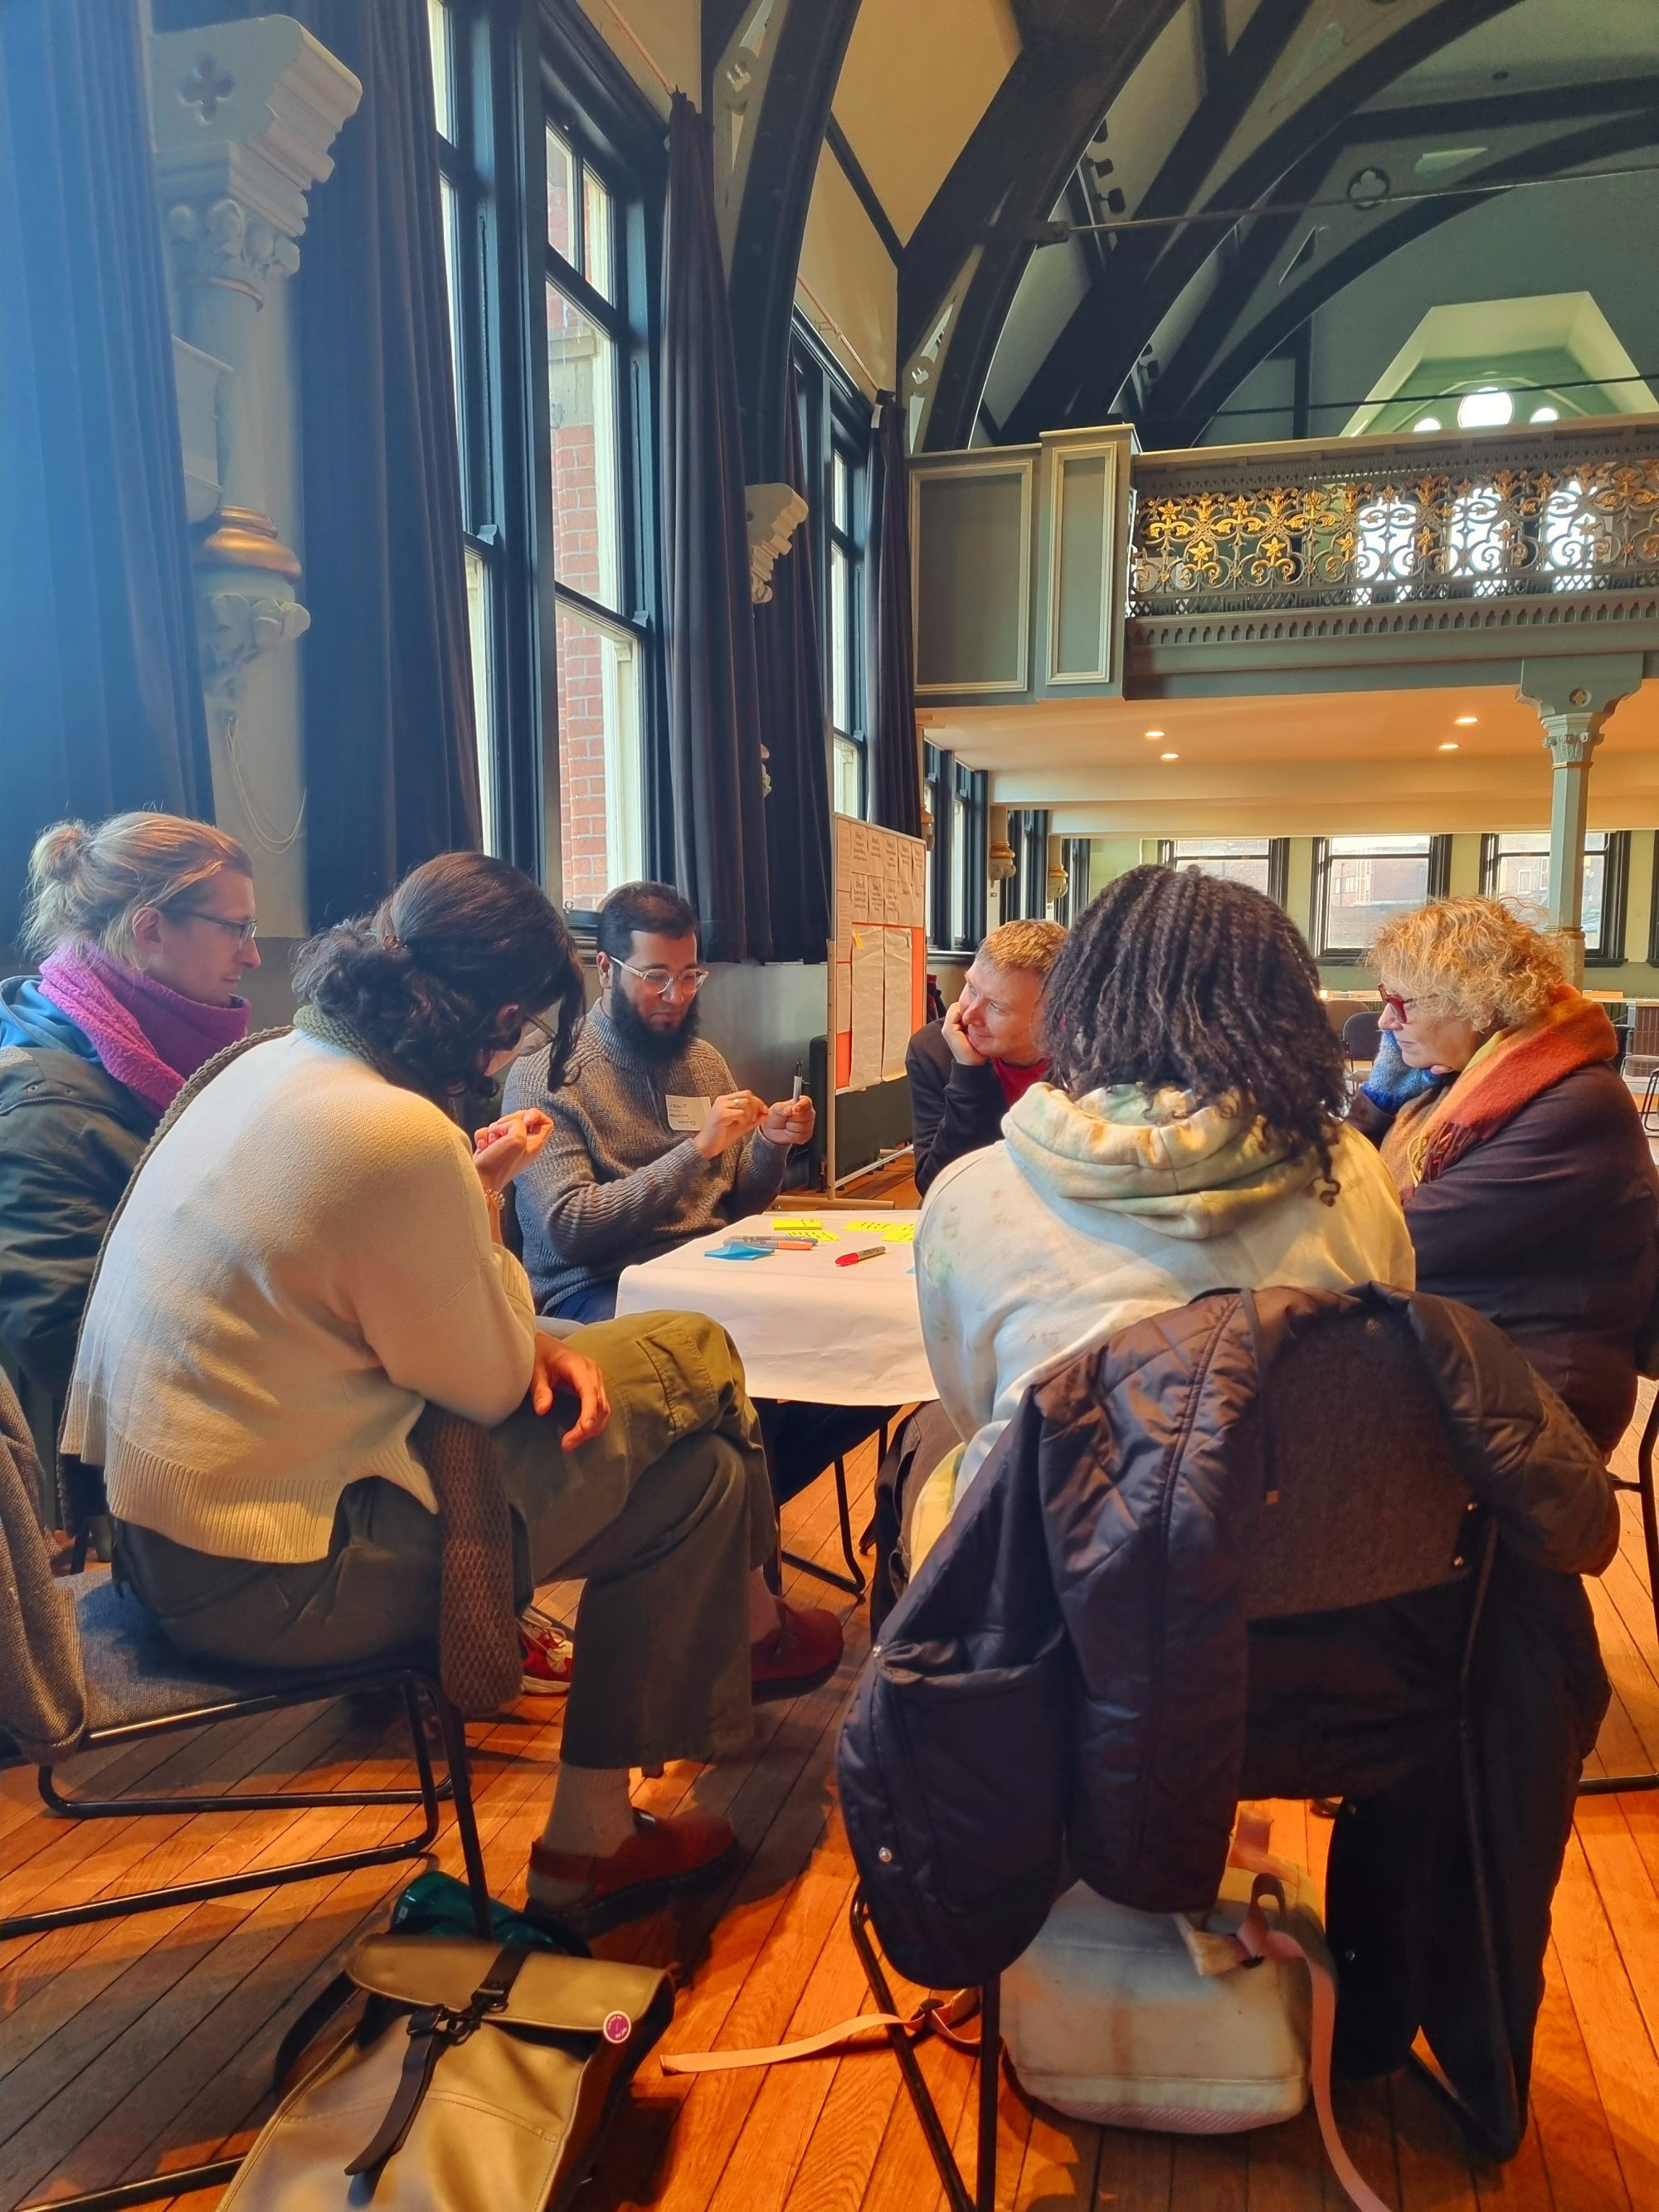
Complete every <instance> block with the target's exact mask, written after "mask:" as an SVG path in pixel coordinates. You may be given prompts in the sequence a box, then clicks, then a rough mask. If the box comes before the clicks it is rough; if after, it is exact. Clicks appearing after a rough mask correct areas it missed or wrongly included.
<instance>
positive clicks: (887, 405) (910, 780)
mask: <svg viewBox="0 0 1659 2212" xmlns="http://www.w3.org/2000/svg"><path fill="white" fill-rule="evenodd" d="M870 513H871V527H870V554H869V556H868V557H867V558H866V562H865V573H866V578H867V579H868V584H867V590H868V596H869V602H870V622H869V635H870V637H871V640H872V644H873V647H874V650H873V651H872V654H871V682H872V686H873V692H872V698H871V702H870V818H871V820H872V822H879V823H881V824H882V826H883V827H884V829H901V830H902V831H903V833H904V834H905V836H907V837H920V836H921V739H920V738H918V736H917V734H916V662H915V647H914V644H913V641H912V639H911V634H910V489H909V479H908V472H907V471H906V468H905V462H904V410H903V409H902V407H901V406H900V404H899V403H898V401H897V400H896V398H894V397H893V395H892V394H891V393H890V392H884V393H883V394H882V397H881V402H880V404H879V406H878V409H877V413H876V425H875V429H874V431H873V433H872V436H871V441H870Z"/></svg>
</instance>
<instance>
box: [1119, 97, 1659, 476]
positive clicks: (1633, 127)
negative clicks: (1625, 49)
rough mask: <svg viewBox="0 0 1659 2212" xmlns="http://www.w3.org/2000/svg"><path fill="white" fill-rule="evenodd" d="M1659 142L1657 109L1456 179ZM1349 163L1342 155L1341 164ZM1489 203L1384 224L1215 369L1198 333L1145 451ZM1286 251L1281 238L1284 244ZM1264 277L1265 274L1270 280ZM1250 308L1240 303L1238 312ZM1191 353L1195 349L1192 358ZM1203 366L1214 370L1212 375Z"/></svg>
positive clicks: (1518, 175) (1172, 375) (1162, 390)
mask: <svg viewBox="0 0 1659 2212" xmlns="http://www.w3.org/2000/svg"><path fill="white" fill-rule="evenodd" d="M1656 140H1659V108H1653V109H1650V110H1648V111H1646V112H1642V113H1638V114H1635V115H1620V116H1614V117H1612V118H1607V119H1605V120H1603V121H1601V122H1599V123H1595V124H1592V125H1588V126H1587V127H1586V128H1584V129H1583V130H1580V131H1571V132H1569V133H1566V134H1565V135H1563V136H1558V137H1553V138H1550V139H1547V140H1545V141H1544V142H1543V143H1541V144H1538V145H1534V146H1530V147H1528V148H1527V149H1525V150H1524V151H1522V152H1519V153H1515V154H1510V155H1505V156H1504V158H1503V159H1502V160H1500V161H1493V162H1489V163H1488V164H1486V166H1485V167H1482V168H1479V169H1473V170H1470V171H1468V172H1465V173H1462V175H1460V177H1459V179H1458V182H1459V183H1460V185H1483V184H1488V183H1490V184H1491V185H1493V187H1494V188H1496V187H1498V186H1499V185H1503V184H1506V183H1513V182H1515V181H1516V180H1517V179H1522V178H1528V177H1547V176H1553V175H1554V174H1555V173H1558V172H1559V171H1563V170H1571V169H1573V168H1577V167H1583V166H1584V165H1585V164H1587V163H1589V162H1593V161H1601V160H1605V159H1606V158H1607V155H1613V154H1626V153H1631V152H1633V151H1635V150H1636V149H1639V148H1641V147H1644V146H1650V145H1651V144H1653V143H1655V142H1656ZM1348 158H1351V155H1344V156H1343V164H1344V165H1346V160H1347V159H1348ZM1491 197H1492V194H1489V193H1486V192H1480V193H1475V192H1471V193H1470V194H1469V195H1468V197H1463V198H1459V199H1447V200H1430V201H1425V202H1424V203H1422V204H1419V205H1418V206H1415V207H1407V208H1402V209H1401V210H1399V212H1398V213H1396V214H1394V215H1389V216H1382V218H1381V220H1379V221H1378V222H1376V223H1375V224H1373V225H1372V227H1371V228H1370V229H1368V230H1367V231H1366V233H1365V234H1364V236H1363V237H1362V238H1359V239H1357V240H1354V242H1353V243H1352V245H1351V246H1346V247H1345V248H1343V249H1342V251H1341V252H1337V253H1334V254H1332V255H1331V256H1330V258H1328V260H1327V261H1325V262H1324V264H1323V265H1320V264H1312V265H1310V268H1309V270H1308V272H1307V274H1306V275H1305V276H1303V277H1302V278H1300V279H1299V280H1298V281H1297V282H1295V283H1291V284H1288V285H1286V286H1285V288H1284V289H1283V290H1282V291H1278V290H1276V291H1275V293H1274V295H1273V298H1272V299H1271V300H1270V301H1268V302H1267V304H1266V305H1265V306H1264V307H1263V309H1262V312H1261V313H1260V314H1259V315H1258V316H1257V317H1256V319H1255V321H1253V322H1252V323H1251V324H1250V325H1249V327H1248V328H1247V329H1246V330H1244V331H1243V332H1241V333H1240V335H1239V336H1238V337H1237V338H1236V339H1235V340H1234V342H1233V343H1232V344H1231V346H1229V347H1228V349H1227V350H1226V352H1225V354H1224V355H1223V356H1221V358H1220V359H1219V360H1217V359H1216V357H1215V354H1214V352H1213V350H1211V351H1209V352H1207V353H1205V352H1203V351H1201V350H1200V331H1199V326H1198V325H1194V329H1193V331H1192V333H1191V335H1190V338H1189V340H1188V342H1187V343H1183V344H1182V347H1181V348H1180V349H1179V350H1178V351H1177V353H1176V355H1175V356H1174V357H1173V358H1172V360H1171V362H1170V364H1169V367H1168V368H1167V369H1166V371H1165V373H1164V377H1163V378H1162V379H1161V380H1160V381H1159V385H1158V403H1159V404H1158V416H1157V419H1156V421H1155V422H1152V421H1149V422H1147V423H1146V425H1145V436H1146V442H1147V443H1148V444H1152V443H1154V442H1156V443H1157V444H1158V445H1160V446H1186V445H1191V444H1192V443H1194V441H1195V440H1197V439H1198V438H1199V437H1200V436H1201V435H1203V433H1204V431H1205V429H1206V428H1207V427H1208V425H1209V423H1210V422H1212V420H1213V418H1214V416H1215V415H1216V413H1217V411H1218V409H1219V408H1220V407H1221V405H1222V404H1223V402H1224V401H1225V399H1226V398H1227V397H1228V395H1229V394H1230V393H1231V392H1236V391H1237V389H1238V386H1240V385H1241V384H1242V383H1243V380H1244V379H1245V378H1246V377H1247V376H1248V375H1249V374H1250V372H1251V370H1252V369H1254V368H1258V367H1259V366H1260V365H1261V362H1264V361H1265V360H1266V359H1267V356H1269V355H1270V354H1273V353H1276V352H1277V351H1278V350H1279V348H1280V347H1281V346H1282V345H1283V344H1284V343H1285V341H1286V339H1288V338H1289V337H1291V334H1292V333H1293V332H1294V331H1296V330H1297V329H1298V328H1299V327H1300V326H1301V325H1303V324H1304V323H1305V322H1306V321H1307V319H1308V318H1309V317H1310V315H1312V314H1314V313H1316V312H1317V311H1318V309H1319V308H1321V307H1324V306H1325V305H1326V304H1327V303H1328V301H1331V300H1333V299H1334V298H1335V297H1336V295H1338V294H1339V293H1340V292H1341V291H1343V290H1345V289H1346V287H1347V286H1348V285H1350V284H1352V283H1354V282H1355V281H1356V280H1357V279H1358V277H1360V276H1364V275H1365V274H1366V272H1367V271H1368V270H1371V269H1374V268H1376V265H1377V264H1378V263H1379V262H1382V261H1385V260H1387V258H1389V255H1390V254H1391V253H1397V252H1399V250H1400V249H1401V246H1408V245H1410V244H1411V243H1412V242H1413V240H1415V239H1419V238H1423V237H1425V236H1426V235H1427V234H1429V233H1430V232H1431V231H1433V230H1437V229H1438V228H1439V227H1440V226H1441V224H1442V223H1446V222H1454V221H1455V219H1456V218H1457V217H1458V216H1460V215H1466V214H1468V211H1469V210H1471V209H1472V208H1477V207H1484V206H1486V204H1487V202H1488V200H1489V199H1490V198H1491ZM1282 242H1283V240H1282V239H1281V243H1282ZM1264 273H1266V272H1264ZM1247 305H1248V302H1247V301H1244V300H1242V299H1241V300H1240V301H1237V307H1239V308H1243V307H1246V306H1247ZM1189 346H1190V348H1191V350H1190V351H1189ZM1206 362H1208V363H1212V364H1213V365H1212V366H1207V367H1206Z"/></svg>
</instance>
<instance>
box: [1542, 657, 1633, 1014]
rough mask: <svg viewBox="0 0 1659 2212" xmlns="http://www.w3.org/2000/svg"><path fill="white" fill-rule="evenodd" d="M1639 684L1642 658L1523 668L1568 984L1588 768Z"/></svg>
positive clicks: (1580, 912) (1578, 977) (1554, 921)
mask: <svg viewBox="0 0 1659 2212" xmlns="http://www.w3.org/2000/svg"><path fill="white" fill-rule="evenodd" d="M1641 682H1642V656H1641V654H1640V653H1608V654H1604V655H1601V656H1599V657H1597V658H1595V659H1577V658H1576V657H1575V658H1571V659H1550V660H1542V661H1522V665H1521V692H1520V696H1522V698H1523V699H1524V700H1525V701H1526V702H1527V703H1528V706H1530V707H1531V708H1534V710H1535V712H1536V713H1537V715H1538V719H1539V720H1540V721H1541V723H1542V724H1543V726H1544V744H1545V748H1546V750H1547V752H1548V754H1549V757H1550V761H1551V763H1552V765H1553V769H1554V771H1555V778H1554V786H1553V790H1552V792H1551V794H1550V927H1551V928H1552V929H1553V931H1554V933H1555V934H1556V936H1557V937H1558V938H1559V940H1560V943H1561V946H1562V950H1563V951H1564V952H1565V955H1566V958H1567V969H1568V973H1569V975H1570V976H1571V980H1572V981H1574V982H1575V983H1581V984H1582V983H1583V980H1584V926H1583V924H1584V832H1585V829H1586V826H1587V823H1588V821H1589V768H1590V759H1591V757H1592V755H1593V754H1594V753H1595V748H1596V747H1597V745H1599V744H1601V737H1602V732H1603V731H1604V730H1605V729H1606V726H1607V718H1608V716H1609V715H1610V714H1612V713H1613V708H1615V707H1616V706H1617V705H1618V704H1619V702H1620V700H1621V699H1624V698H1626V697H1628V696H1629V695H1630V693H1631V692H1632V691H1634V690H1638V688H1639V687H1640V684H1641Z"/></svg>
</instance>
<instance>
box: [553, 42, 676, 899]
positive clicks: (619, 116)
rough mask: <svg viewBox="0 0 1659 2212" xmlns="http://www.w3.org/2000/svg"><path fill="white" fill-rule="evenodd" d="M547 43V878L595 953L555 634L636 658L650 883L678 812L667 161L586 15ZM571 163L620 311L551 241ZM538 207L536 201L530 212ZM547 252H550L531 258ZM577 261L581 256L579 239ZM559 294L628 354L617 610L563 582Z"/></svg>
mask: <svg viewBox="0 0 1659 2212" xmlns="http://www.w3.org/2000/svg"><path fill="white" fill-rule="evenodd" d="M540 12H541V19H542V39H541V45H540V51H539V54H538V77H537V92H538V99H537V100H536V101H535V102H534V103H533V106H532V111H531V112H529V113H528V114H527V116H526V145H527V148H528V149H532V153H531V158H530V160H529V161H528V162H527V167H528V168H529V169H530V172H531V173H532V179H533V181H534V183H535V185H536V187H537V189H536V190H535V191H534V195H533V198H532V199H531V202H530V204H533V206H534V207H535V209H536V223H535V228H534V230H533V232H532V233H531V234H529V237H527V239H526V248H527V251H526V264H527V270H528V275H529V278H530V282H531V283H532V287H533V289H534V293H535V297H536V303H537V309H536V316H535V322H534V328H535V330H536V331H537V332H538V343H537V358H536V362H535V368H536V372H537V374H536V377H535V393H534V399H535V406H536V416H535V422H536V434H537V464H538V476H537V488H538V498H539V500H540V501H541V506H542V513H543V515H544V538H543V543H544V546H545V554H544V560H543V562H542V563H541V573H540V574H538V586H539V592H540V601H541V609H542V637H543V650H542V659H543V668H544V680H543V690H544V701H545V704H544V738H543V746H542V751H543V758H544V790H545V793H546V799H545V811H546V831H545V836H546V842H547V849H548V856H549V860H548V868H547V876H548V879H549V881H550V883H551V882H555V881H556V884H557V892H556V896H557V899H558V902H559V905H560V908H561V910H562V913H563V915H564V918H565V920H566V921H567V922H568V924H569V926H570V927H571V928H572V930H573V931H574V933H575V935H576V936H577V937H578V939H581V940H583V941H586V940H587V939H590V938H591V937H592V933H593V931H594V929H595V927H596V915H595V911H594V909H593V908H591V907H580V906H571V905H568V904H567V903H566V902H565V900H564V896H563V877H564V865H563V812H562V791H563V785H562V767H563V757H562V747H561V744H560V732H559V713H558V621H559V612H560V609H561V607H563V608H564V609H566V610H567V611H568V613H569V615H570V616H571V617H573V618H574V619H576V620H579V621H580V622H582V623H586V624H587V625H589V626H591V627H592V628H593V629H598V630H599V632H601V634H609V635H612V636H613V637H617V638H623V637H625V638H626V639H627V640H628V641H629V644H630V646H631V647H632V648H633V650H634V652H635V654H636V655H637V656H638V676H637V678H636V709H637V727H636V732H635V744H636V748H637V757H636V760H635V776H636V779H637V789H636V792H635V794H634V796H635V800H636V803H637V805H638V810H639V819H640V836H639V848H640V865H641V868H642V869H643V871H644V872H645V873H646V874H647V876H660V875H662V874H663V873H664V872H665V865H666V866H668V867H671V836H672V831H671V815H670V809H669V804H668V779H667V766H666V762H665V757H664V755H665V737H666V727H667V720H666V700H665V685H664V672H663V668H662V654H661V639H662V591H661V547H660V531H659V527H658V516H659V495H660V486H659V469H658V465H657V438H658V398H659V343H658V340H659V307H658V296H657V295H658V291H659V283H658V278H659V271H660V268H661V249H662V212H663V197H664V193H665V189H666V181H667V169H666V155H665V148H664V141H663V136H662V125H661V123H660V120H659V118H658V117H657V115H656V114H655V112H654V111H653V109H651V107H650V106H649V104H648V103H647V101H646V100H645V98H644V95H643V94H641V92H640V91H639V90H638V88H636V87H635V85H634V83H633V82H632V81H631V79H629V78H628V77H627V76H626V74H625V72H623V70H622V69H621V68H620V65H619V64H617V61H616V60H615V58H614V57H613V56H612V55H611V53H610V52H609V50H608V48H606V47H605V44H604V42H603V40H600V39H599V36H598V33H596V32H595V31H594V30H593V28H592V25H591V24H590V23H589V22H588V21H587V19H586V16H585V15H582V14H581V12H580V9H577V8H575V7H574V6H573V5H571V4H569V0H541V8H540ZM550 130H552V131H556V132H557V133H558V135H559V137H561V138H562V140H563V141H564V142H565V143H566V145H567V146H568V147H569V148H570V149H571V153H572V156H573V162H574V176H575V179H576V190H575V193H574V201H575V205H576V208H577V209H578V210H580V215H579V216H578V220H579V221H581V222H585V220H586V210H585V208H583V207H582V200H583V193H582V190H581V183H580V179H581V176H582V173H584V171H586V170H591V171H592V173H593V175H594V177H595V178H596V179H598V181H599V183H600V184H601V185H603V186H604V188H605V191H606V192H607V193H608V194H609V196H610V200H611V252H612V256H613V261H612V268H613V273H614V276H615V279H616V285H615V289H616V293H617V297H616V299H615V300H614V301H611V300H608V299H606V298H605V295H604V293H603V292H601V291H600V290H599V288H598V287H597V286H596V285H594V284H592V283H590V282H589V280H588V278H587V277H586V275H585V274H584V272H583V270H581V268H580V265H579V264H578V263H576V262H573V261H570V260H568V259H567V258H565V256H564V255H562V254H561V253H560V252H557V251H556V248H555V247H554V246H551V245H550V243H549V241H548V238H547V217H546V204H547V178H546V159H547V136H546V134H547V132H548V131H550ZM527 197H529V196H527ZM532 240H539V242H540V244H539V251H537V250H536V248H535V246H533V245H532V242H531V241H532ZM577 251H578V252H580V234H578V242H577ZM550 284H551V285H553V286H554V287H556V289H558V290H559V291H560V292H561V293H562V294H563V295H565V297H567V298H568V300H569V301H571V303H572V305H573V306H574V307H576V308H577V309H578V310H579V311H580V313H581V314H583V315H584V316H585V317H586V318H587V319H588V320H589V321H591V322H592V323H593V324H594V325H596V326H597V327H598V328H599V329H600V330H602V331H605V334H606V336H607V337H610V338H611V340H612V342H613V343H615V345H616V347H617V378H616V412H617V425H616V427H617V488H616V497H617V563H618V571H619V574H618V588H617V599H618V602H619V604H618V605H617V607H614V608H613V607H609V606H607V605H605V603H604V601H603V600H601V599H596V598H594V597H592V595H591V594H590V593H588V592H583V591H580V590H579V589H577V588H576V586H574V585H570V584H567V583H564V582H562V581H561V580H560V579H559V577H558V575H557V574H556V565H555V556H554V544H555V539H556V514H555V511H554V502H553V467H552V423H551V416H550V391H549V370H548V360H547V355H548V330H547V320H546V300H547V287H548V286H549V285H550Z"/></svg>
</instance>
